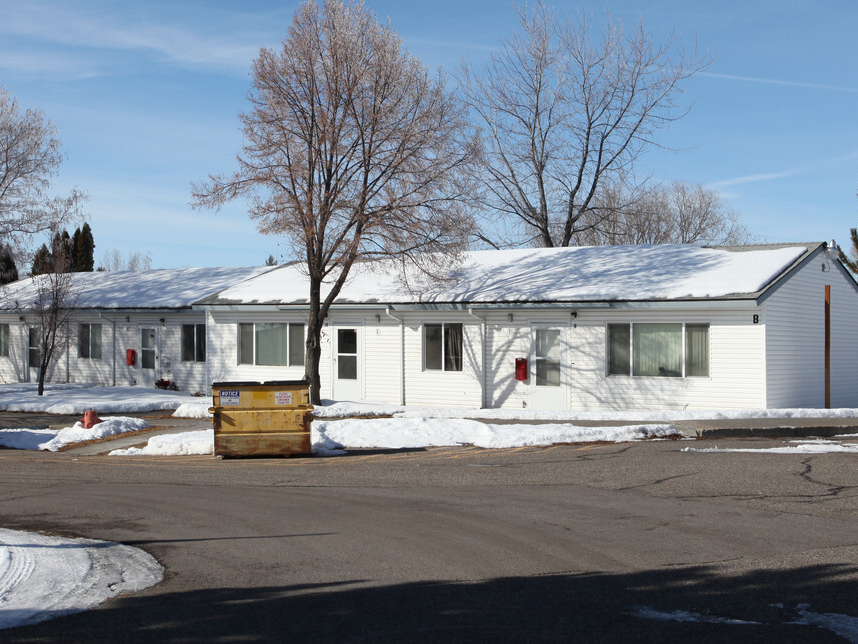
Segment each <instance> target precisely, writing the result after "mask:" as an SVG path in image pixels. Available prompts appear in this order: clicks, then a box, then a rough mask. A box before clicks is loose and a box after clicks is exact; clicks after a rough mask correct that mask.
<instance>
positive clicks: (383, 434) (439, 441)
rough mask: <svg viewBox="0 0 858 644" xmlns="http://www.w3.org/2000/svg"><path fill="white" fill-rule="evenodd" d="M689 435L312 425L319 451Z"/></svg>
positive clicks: (564, 428) (391, 422)
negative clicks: (347, 448) (351, 448)
mask: <svg viewBox="0 0 858 644" xmlns="http://www.w3.org/2000/svg"><path fill="white" fill-rule="evenodd" d="M668 436H679V437H681V436H683V434H681V433H680V432H678V431H677V430H676V429H674V428H673V427H672V426H670V425H630V426H624V427H576V426H575V425H569V424H558V425H490V424H486V423H481V422H478V421H475V420H465V419H461V418H459V419H449V420H446V419H444V420H439V419H433V418H377V419H370V420H339V421H316V422H314V423H313V425H312V442H313V451H314V452H315V453H317V454H332V453H341V451H342V450H343V449H344V448H346V447H353V448H360V447H363V448H383V449H404V448H415V447H441V446H446V445H474V446H476V447H484V448H488V449H502V448H507V447H527V446H532V445H555V444H558V443H581V442H599V441H606V442H624V441H634V440H642V439H646V438H664V437H668Z"/></svg>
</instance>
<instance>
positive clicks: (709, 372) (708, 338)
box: [605, 322, 712, 379]
mask: <svg viewBox="0 0 858 644" xmlns="http://www.w3.org/2000/svg"><path fill="white" fill-rule="evenodd" d="M636 324H680V325H681V331H680V333H681V335H682V356H681V365H682V375H680V376H652V375H646V376H639V375H635V373H634V365H635V332H634V327H635V325H636ZM614 325H617V326H627V327H628V329H629V370H628V373H610V367H611V337H610V327H611V326H614ZM688 326H692V327H694V326H705V327H706V355H707V360H706V366H707V373H706V375H701V376H689V375H688V374H687V373H686V372H687V369H688V348H687V346H686V340H687V333H686V328H687V327H688ZM711 329H712V325H711V323H710V322H606V323H605V376H607V377H608V378H659V379H662V378H667V379H675V378H681V379H686V378H695V379H697V378H711V377H712V333H711Z"/></svg>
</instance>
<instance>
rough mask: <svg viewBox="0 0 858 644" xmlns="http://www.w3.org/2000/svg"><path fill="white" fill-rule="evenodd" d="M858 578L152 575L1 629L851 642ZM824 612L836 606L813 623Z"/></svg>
mask: <svg viewBox="0 0 858 644" xmlns="http://www.w3.org/2000/svg"><path fill="white" fill-rule="evenodd" d="M212 565H217V562H212ZM168 576H169V573H168ZM856 579H858V567H856V566H846V565H838V566H832V565H829V566H810V567H804V568H800V569H794V570H762V571H752V572H748V573H744V574H733V575H725V574H723V573H721V574H719V573H718V572H717V571H716V570H715V569H714V568H709V567H691V568H680V569H670V570H656V571H642V572H635V573H629V574H592V573H588V574H554V575H545V576H535V577H518V578H502V579H492V580H485V581H479V582H421V583H406V584H399V585H391V586H384V587H377V586H376V587H371V586H368V583H371V582H363V581H354V582H342V581H340V582H332V583H329V584H305V585H290V584H284V585H282V586H276V587H270V586H269V587H263V588H221V589H208V590H198V591H189V592H177V593H170V592H165V593H159V587H157V586H156V587H155V588H153V589H150V590H149V591H147V592H146V594H143V595H138V596H129V597H124V598H120V599H116V600H112V601H109V602H106V603H105V604H103V605H102V606H101V607H99V608H97V609H95V610H92V611H89V612H86V613H80V614H77V615H71V616H66V617H63V618H59V619H56V620H53V621H50V622H45V623H42V624H38V625H35V626H30V627H24V628H19V629H12V630H7V631H4V632H3V633H2V639H3V640H4V641H6V642H54V641H58V640H61V641H80V642H89V641H96V640H97V641H117V642H118V641H122V642H178V641H182V642H202V641H205V642H238V641H241V642H268V641H282V642H463V641H464V642H473V641H492V642H498V641H507V642H510V641H511V642H522V641H533V642H552V641H556V642H629V641H634V642H664V641H669V642H679V641H694V642H729V641H735V642H785V641H791V642H798V641H801V642H843V641H844V639H843V638H841V637H839V636H838V635H836V634H835V632H834V630H836V629H837V626H836V624H837V623H838V622H837V615H846V616H851V618H850V617H847V618H845V623H846V627H847V628H848V627H849V625H850V624H851V628H852V629H855V628H856V626H858V617H856V613H858V610H856V604H855V588H856ZM162 586H163V585H162ZM823 614H834V615H835V617H834V618H831V620H829V622H825V623H823V624H822V625H813V624H812V623H811V622H813V621H814V619H816V617H815V616H816V615H819V616H820V617H821V618H824V617H825V616H824V615H823ZM644 615H648V616H644ZM658 615H661V616H662V618H658ZM664 617H670V618H669V619H664ZM683 620H684V621H683ZM823 621H824V620H823ZM840 623H841V624H842V623H844V619H842V618H841V619H840ZM832 624H834V626H832ZM832 628H834V630H832ZM841 630H842V629H841ZM854 635H855V631H854V630H853V631H852V638H851V639H850V638H849V633H848V632H847V633H846V639H845V641H856V640H855V639H854Z"/></svg>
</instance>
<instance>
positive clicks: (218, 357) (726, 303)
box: [0, 243, 858, 410]
mask: <svg viewBox="0 0 858 644" xmlns="http://www.w3.org/2000/svg"><path fill="white" fill-rule="evenodd" d="M302 269H303V267H302V265H301V264H300V263H294V264H288V265H284V266H279V267H275V268H273V269H272V268H270V267H256V268H201V269H175V270H152V271H136V272H125V273H76V274H74V275H73V282H72V284H73V286H72V288H73V291H74V293H75V294H76V306H75V309H74V312H73V315H72V318H71V320H70V322H69V323H68V325H67V326H68V329H67V330H68V334H69V336H70V337H71V339H72V340H71V342H70V343H69V344H68V347H67V348H66V349H65V350H64V352H63V354H62V355H61V356H60V358H59V359H58V360H56V361H55V362H54V365H53V370H52V371H51V372H50V373H49V374H48V380H49V381H51V382H86V383H100V384H104V385H141V386H149V387H151V386H154V383H155V382H156V381H157V380H170V381H172V382H174V383H176V385H177V386H178V388H179V389H180V390H183V391H191V392H196V391H199V392H204V393H207V392H208V391H210V386H211V383H212V382H216V381H273V380H292V379H298V378H302V377H303V376H304V344H305V339H306V321H307V312H308V311H307V302H308V286H307V279H306V276H305V273H304V271H303V270H302ZM406 277H407V278H408V279H406V280H404V281H403V279H402V276H400V275H399V272H398V270H397V268H396V267H395V266H394V265H393V264H392V263H386V262H364V263H361V264H359V265H357V266H355V268H354V269H353V271H352V275H351V276H350V279H349V281H348V282H347V284H346V286H345V287H344V289H343V291H342V293H341V294H340V297H339V298H338V299H337V301H336V302H335V303H334V305H333V307H332V308H331V311H330V315H329V317H328V319H327V320H326V322H325V328H324V333H323V338H322V360H321V379H322V397H324V398H333V399H337V400H355V401H373V402H376V401H377V402H386V403H393V404H404V405H431V406H458V407H489V408H511V409H522V408H527V409H557V410H621V409H711V408H745V409H759V408H784V407H826V406H831V407H858V284H856V281H855V279H854V278H853V276H852V275H851V274H850V273H849V272H848V271H847V270H846V269H845V268H844V267H843V265H842V264H841V263H840V261H839V260H838V258H837V252H836V249H834V250H832V249H830V248H829V247H828V245H827V244H825V243H809V244H769V245H753V246H737V247H701V246H696V245H663V246H601V247H579V248H543V249H524V250H505V251H475V252H471V253H468V254H467V255H466V256H465V257H464V259H463V262H462V263H461V265H459V266H457V267H455V268H451V269H450V270H449V271H448V274H446V275H444V276H443V278H444V279H435V280H426V279H422V280H421V279H420V277H419V276H415V275H409V276H406ZM37 279H38V278H37ZM36 284H37V281H36V280H30V279H28V280H21V281H19V282H16V283H13V284H10V285H6V286H5V287H2V288H0V293H2V295H0V380H2V381H4V382H22V381H35V379H36V377H37V375H38V374H37V373H36V372H35V370H34V369H32V368H31V366H30V365H32V364H35V363H36V358H37V357H38V355H37V354H36V355H34V353H33V352H34V349H36V348H35V347H33V346H31V345H32V343H31V342H30V340H31V338H32V337H33V336H34V334H33V332H32V329H34V328H35V325H36V324H37V323H38V322H37V319H36V316H35V315H34V313H33V311H32V310H31V309H30V308H28V303H31V302H32V301H33V300H34V299H35V293H36Z"/></svg>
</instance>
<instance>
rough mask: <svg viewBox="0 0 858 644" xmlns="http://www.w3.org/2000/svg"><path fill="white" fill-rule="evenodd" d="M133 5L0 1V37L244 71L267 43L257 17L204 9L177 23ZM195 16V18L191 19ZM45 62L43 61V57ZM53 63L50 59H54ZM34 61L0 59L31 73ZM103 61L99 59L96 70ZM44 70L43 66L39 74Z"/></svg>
mask: <svg viewBox="0 0 858 644" xmlns="http://www.w3.org/2000/svg"><path fill="white" fill-rule="evenodd" d="M145 6H146V5H138V6H134V5H131V6H123V5H116V4H108V5H94V4H90V3H80V4H78V3H75V4H70V3H69V4H66V3H57V4H53V3H43V2H30V3H15V4H14V6H13V4H12V3H7V2H4V1H3V0H0V13H2V14H3V16H4V19H3V20H2V21H0V34H4V35H6V36H10V37H12V38H20V39H28V40H29V42H30V44H32V43H34V42H35V43H39V45H40V46H41V50H42V51H44V50H45V49H46V48H47V49H49V50H50V51H52V52H54V53H55V52H56V51H57V49H59V50H60V51H65V52H66V53H67V50H68V49H69V48H71V49H73V50H77V51H74V52H73V55H74V56H81V55H84V54H85V52H88V51H89V52H91V51H92V50H113V51H137V52H141V51H142V52H148V53H150V54H152V55H154V56H155V57H156V58H157V59H160V60H161V61H166V62H169V63H172V64H176V65H180V66H187V67H209V68H218V69H224V68H226V69H227V70H229V71H231V72H236V71H240V72H241V73H246V72H247V69H248V68H249V65H250V61H251V60H253V58H255V57H256V56H257V55H258V53H259V47H260V46H262V45H266V44H271V43H270V42H269V41H271V40H272V39H273V33H274V32H272V31H271V27H272V24H271V23H272V22H273V23H275V24H276V23H277V22H278V21H277V20H273V21H272V20H270V17H268V18H266V17H265V16H262V15H257V16H255V17H252V18H251V17H248V16H246V15H244V14H235V13H225V12H219V13H216V12H213V11H207V12H206V16H205V19H204V20H202V19H198V20H196V21H193V22H192V23H190V24H188V23H187V21H184V22H185V23H186V24H183V17H182V16H180V15H171V16H169V17H164V18H162V17H161V15H156V17H155V19H153V18H152V17H150V16H149V15H147V14H146V13H141V11H142V9H141V8H140V7H145ZM197 17H198V18H199V16H197ZM284 26H285V25H284ZM44 58H45V59H46V58H47V57H44ZM55 60H56V58H55ZM38 62H39V61H38V59H36V58H31V59H30V60H18V61H15V60H11V61H10V60H4V61H2V62H0V65H2V66H3V67H5V68H7V69H16V70H18V71H32V68H33V66H34V64H36V63H38ZM110 62H111V61H110V60H109V58H106V57H103V58H102V60H101V65H102V68H108V67H109V65H110ZM48 70H50V66H49V65H46V67H45V71H48Z"/></svg>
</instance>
